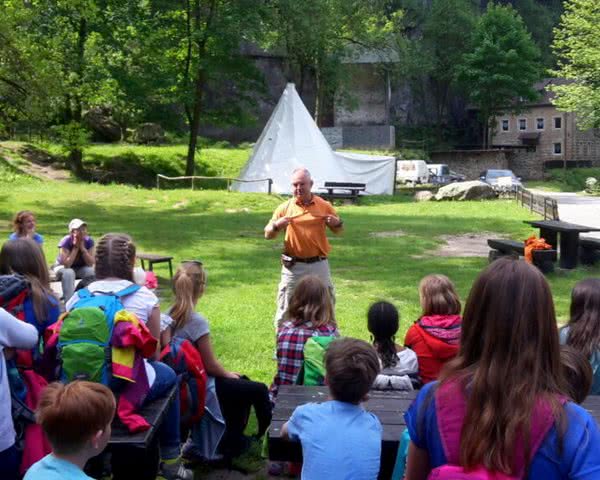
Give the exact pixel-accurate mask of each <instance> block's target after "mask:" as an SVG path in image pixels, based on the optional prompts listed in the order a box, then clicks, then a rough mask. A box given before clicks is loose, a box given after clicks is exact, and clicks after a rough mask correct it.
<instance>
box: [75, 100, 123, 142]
mask: <svg viewBox="0 0 600 480" xmlns="http://www.w3.org/2000/svg"><path fill="white" fill-rule="evenodd" d="M82 120H83V124H84V125H85V126H86V127H87V128H89V129H90V130H91V131H92V140H93V141H95V142H108V143H113V142H118V141H120V140H121V125H119V124H118V123H117V122H116V121H115V120H114V119H113V118H112V117H111V116H110V111H109V110H108V109H104V108H101V107H95V108H92V109H90V110H88V111H87V112H86V113H85V114H84V115H83V119H82Z"/></svg>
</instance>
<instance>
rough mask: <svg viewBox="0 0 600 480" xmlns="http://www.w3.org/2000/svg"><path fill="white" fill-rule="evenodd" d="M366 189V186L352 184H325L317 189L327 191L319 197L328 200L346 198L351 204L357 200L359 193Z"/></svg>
mask: <svg viewBox="0 0 600 480" xmlns="http://www.w3.org/2000/svg"><path fill="white" fill-rule="evenodd" d="M366 189H367V186H366V184H364V183H352V182H325V185H324V186H322V187H320V188H319V190H322V191H327V193H322V194H321V196H322V197H325V198H327V199H328V200H334V199H336V198H347V199H350V200H352V201H353V202H355V201H356V200H357V199H358V196H359V194H360V192H364V191H365V190H366Z"/></svg>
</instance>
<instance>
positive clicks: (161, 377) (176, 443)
mask: <svg viewBox="0 0 600 480" xmlns="http://www.w3.org/2000/svg"><path fill="white" fill-rule="evenodd" d="M150 365H152V368H154V371H155V372H156V378H155V379H154V383H153V384H152V387H151V388H150V391H149V392H148V396H147V397H146V400H145V401H144V403H148V402H151V401H153V400H156V399H157V398H160V397H164V396H165V395H166V394H167V393H168V392H169V391H170V390H171V388H173V385H175V384H176V383H177V375H176V374H175V372H174V371H173V369H172V368H171V367H169V366H168V365H165V364H164V363H161V362H150ZM158 434H159V442H160V456H161V458H162V459H163V460H170V459H173V458H177V457H178V456H179V453H180V448H179V447H180V442H181V432H180V427H179V389H177V390H176V393H175V398H174V399H173V401H172V402H171V405H170V406H169V409H168V410H167V414H166V415H165V418H164V420H163V422H162V423H161V425H160V427H159V429H158Z"/></svg>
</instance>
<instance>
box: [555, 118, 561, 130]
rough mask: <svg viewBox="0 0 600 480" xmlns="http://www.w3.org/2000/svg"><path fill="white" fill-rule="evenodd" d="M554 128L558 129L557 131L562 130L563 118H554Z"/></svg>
mask: <svg viewBox="0 0 600 480" xmlns="http://www.w3.org/2000/svg"><path fill="white" fill-rule="evenodd" d="M554 128H556V129H561V128H562V117H554Z"/></svg>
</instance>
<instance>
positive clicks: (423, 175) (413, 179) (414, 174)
mask: <svg viewBox="0 0 600 480" xmlns="http://www.w3.org/2000/svg"><path fill="white" fill-rule="evenodd" d="M396 181H397V182H399V183H412V184H413V185H416V184H418V183H428V182H429V170H428V169H427V164H426V163H425V161H424V160H398V161H397V162H396Z"/></svg>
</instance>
